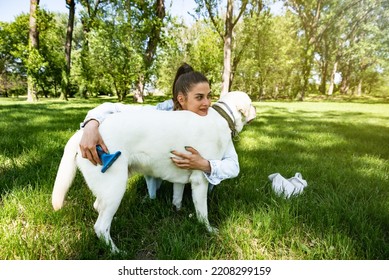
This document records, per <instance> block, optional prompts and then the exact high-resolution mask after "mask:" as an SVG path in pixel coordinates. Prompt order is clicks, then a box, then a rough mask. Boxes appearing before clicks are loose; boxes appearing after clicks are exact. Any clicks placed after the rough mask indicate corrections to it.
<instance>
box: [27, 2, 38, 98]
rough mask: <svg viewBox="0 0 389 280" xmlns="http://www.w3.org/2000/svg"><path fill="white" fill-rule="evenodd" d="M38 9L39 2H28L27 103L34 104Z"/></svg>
mask: <svg viewBox="0 0 389 280" xmlns="http://www.w3.org/2000/svg"><path fill="white" fill-rule="evenodd" d="M38 7H39V0H30V29H29V58H28V62H29V66H28V73H27V75H28V76H27V83H28V90H27V101H29V102H34V101H37V100H38V95H37V91H36V85H35V81H34V77H33V75H34V72H35V69H34V66H33V65H35V63H36V62H37V61H39V51H38V48H39V33H38V28H37V10H38Z"/></svg>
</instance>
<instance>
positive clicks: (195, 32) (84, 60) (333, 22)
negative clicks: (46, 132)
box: [0, 0, 389, 100]
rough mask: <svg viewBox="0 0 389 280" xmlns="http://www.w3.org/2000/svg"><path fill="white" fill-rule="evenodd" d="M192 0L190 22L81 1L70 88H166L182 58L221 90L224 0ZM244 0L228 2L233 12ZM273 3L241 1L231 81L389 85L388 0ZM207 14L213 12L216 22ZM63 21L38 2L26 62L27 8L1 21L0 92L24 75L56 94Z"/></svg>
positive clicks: (270, 95)
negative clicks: (33, 43)
mask: <svg viewBox="0 0 389 280" xmlns="http://www.w3.org/2000/svg"><path fill="white" fill-rule="evenodd" d="M195 2H196V3H197V5H198V6H197V9H196V10H195V11H192V12H193V15H194V18H197V21H195V22H194V23H193V24H191V25H189V26H187V25H185V24H184V23H183V22H182V19H179V18H174V17H172V15H171V14H170V12H171V11H168V10H167V11H166V12H167V16H166V17H165V19H164V20H161V19H159V18H158V16H157V13H156V9H155V6H154V5H155V1H152V0H148V1H128V0H115V1H97V2H95V1H90V0H82V1H79V3H80V4H81V9H79V10H78V12H79V13H78V14H76V16H77V15H78V16H79V17H78V18H76V21H75V28H74V40H73V49H72V65H71V73H70V81H69V82H70V84H71V87H72V93H71V96H74V95H75V94H76V93H77V92H78V93H79V96H82V97H88V96H98V95H100V94H107V95H116V96H117V97H118V99H119V100H124V99H125V97H126V96H127V95H129V94H131V93H133V92H134V90H138V89H140V88H139V87H140V86H141V85H142V84H143V85H144V86H145V88H146V91H150V92H151V93H153V92H154V91H155V92H162V93H163V94H165V95H169V96H170V94H171V83H172V80H173V77H174V74H175V71H176V69H177V67H178V66H179V65H180V64H181V63H182V62H187V63H190V64H191V65H192V66H194V68H195V69H197V70H199V71H201V72H203V73H204V74H205V75H206V76H207V77H208V78H209V80H210V81H211V85H212V89H213V92H214V94H216V95H218V93H219V92H220V88H221V82H222V81H221V78H222V76H221V75H222V70H223V56H224V53H223V42H222V39H221V36H222V33H223V32H222V30H224V24H223V23H224V19H223V15H222V14H220V11H221V10H224V8H225V6H224V5H225V3H224V2H223V1H220V0H217V1H214V0H212V1H195ZM243 2H244V1H233V4H234V7H235V9H236V10H235V11H237V10H238V9H237V8H238V7H239V5H241V4H242V3H243ZM271 2H272V1H270V0H269V1H256V0H253V1H251V0H250V1H248V2H247V3H248V4H247V10H246V11H245V13H244V14H243V17H242V20H240V21H239V22H238V24H237V25H236V26H235V31H234V38H233V41H232V43H233V45H232V50H233V52H232V66H233V73H232V90H243V91H247V92H248V93H249V94H250V95H251V96H252V97H253V98H254V99H258V100H262V99H278V98H283V99H285V98H287V99H295V98H296V97H302V96H305V95H307V96H308V95H312V94H315V95H332V94H335V95H338V94H343V95H345V94H347V95H364V96H366V95H381V96H387V95H388V94H389V91H388V88H389V86H388V84H387V73H388V67H389V57H388V53H389V49H388V48H389V35H388V34H389V33H388V32H386V30H388V28H389V20H388V19H389V9H387V7H388V5H389V4H388V0H379V1H375V0H374V1H373V0H358V1H353V0H320V1H311V0H304V1H295V0H285V1H283V2H284V4H285V5H286V6H287V7H288V9H287V10H286V11H285V12H284V13H281V14H279V15H277V16H274V15H273V14H272V13H271V12H270V11H269V5H270V4H271ZM64 5H65V3H64ZM95 5H97V6H95ZM206 5H208V7H206ZM167 8H168V7H167ZM206 8H208V10H207V9H206ZM209 13H211V14H212V15H214V16H215V18H214V22H213V23H211V22H210V19H209ZM207 15H208V16H207ZM67 20H68V19H67V15H65V14H63V15H55V14H53V13H50V12H47V11H45V10H42V9H40V10H39V12H38V28H39V30H40V40H39V41H40V42H39V49H38V51H37V52H36V51H34V53H33V54H31V61H30V62H28V57H29V49H28V28H29V22H28V15H25V14H22V15H20V16H18V17H16V18H15V21H14V22H11V23H3V22H1V23H0V94H1V95H2V96H7V95H8V96H10V95H12V94H15V95H16V94H20V93H22V94H23V91H24V92H26V91H27V89H26V77H27V74H30V76H31V77H30V79H33V80H34V81H35V84H36V85H37V86H38V91H39V92H38V93H39V94H40V95H45V96H52V97H58V96H59V94H60V91H61V90H63V87H64V85H66V84H67V82H68V81H67V80H66V79H67V77H66V75H64V71H65V53H64V43H65V35H66V25H67ZM158 34H159V35H158ZM157 35H158V36H160V38H159V39H158V38H157V37H158V36H157ZM150 42H156V44H152V43H150ZM149 43H150V44H149ZM330 88H333V91H331V92H330Z"/></svg>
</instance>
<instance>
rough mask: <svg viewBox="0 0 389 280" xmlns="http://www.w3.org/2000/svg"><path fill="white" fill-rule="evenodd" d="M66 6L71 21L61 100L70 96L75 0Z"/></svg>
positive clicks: (68, 2)
mask: <svg viewBox="0 0 389 280" xmlns="http://www.w3.org/2000/svg"><path fill="white" fill-rule="evenodd" d="M66 5H67V7H68V9H69V19H68V27H67V29H66V43H65V56H66V78H65V89H63V90H62V91H61V96H60V99H63V100H68V96H69V95H70V67H71V53H72V40H73V27H74V14H75V10H76V5H75V3H74V0H66Z"/></svg>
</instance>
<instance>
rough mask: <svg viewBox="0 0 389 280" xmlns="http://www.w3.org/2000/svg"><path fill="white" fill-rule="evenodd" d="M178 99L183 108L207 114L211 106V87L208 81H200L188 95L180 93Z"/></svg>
mask: <svg viewBox="0 0 389 280" xmlns="http://www.w3.org/2000/svg"><path fill="white" fill-rule="evenodd" d="M177 99H178V102H180V104H181V107H182V109H183V110H189V111H192V112H193V113H196V114H198V115H200V116H206V115H207V114H208V108H209V106H211V89H210V87H209V84H208V83H199V84H196V85H194V86H193V87H192V88H191V90H190V91H189V92H188V94H187V96H186V97H185V96H184V95H183V94H179V95H178V96H177Z"/></svg>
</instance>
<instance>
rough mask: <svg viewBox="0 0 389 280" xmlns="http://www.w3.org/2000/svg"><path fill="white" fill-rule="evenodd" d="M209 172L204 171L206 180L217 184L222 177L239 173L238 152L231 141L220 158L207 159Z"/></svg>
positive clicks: (230, 176)
mask: <svg viewBox="0 0 389 280" xmlns="http://www.w3.org/2000/svg"><path fill="white" fill-rule="evenodd" d="M209 163H210V165H211V172H210V173H204V175H205V177H206V178H207V180H208V182H209V183H210V184H212V185H218V184H220V182H221V181H223V180H224V179H230V178H235V177H237V176H238V175H239V171H240V168H239V161H238V154H237V153H236V151H235V147H234V144H233V143H232V141H231V142H230V144H229V145H228V148H227V151H226V153H225V155H224V156H223V158H222V159H221V160H209Z"/></svg>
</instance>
